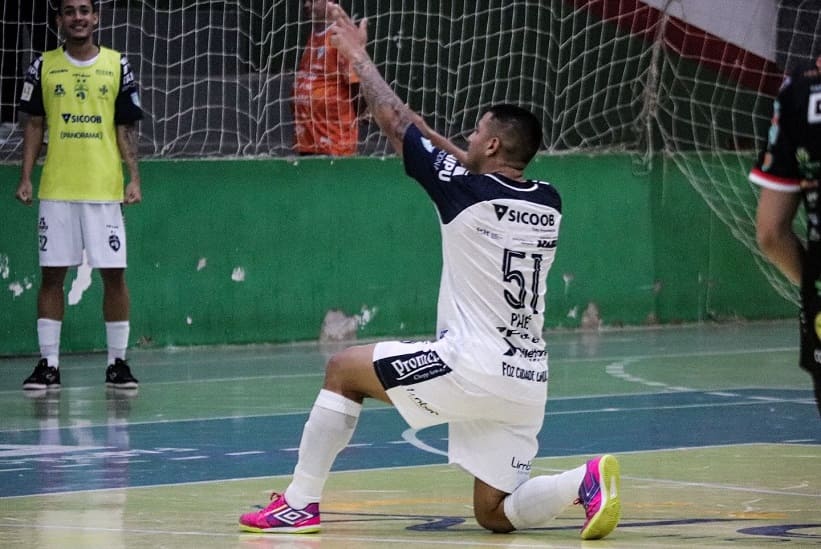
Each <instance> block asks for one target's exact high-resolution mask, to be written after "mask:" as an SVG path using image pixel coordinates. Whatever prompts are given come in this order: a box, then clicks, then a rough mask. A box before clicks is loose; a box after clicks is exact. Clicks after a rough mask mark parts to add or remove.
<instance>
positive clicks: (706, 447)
mask: <svg viewBox="0 0 821 549" xmlns="http://www.w3.org/2000/svg"><path fill="white" fill-rule="evenodd" d="M753 446H788V447H793V448H796V447H797V448H814V447H818V448H819V449H821V445H807V444H791V443H783V442H779V443H771V442H748V443H739V444H727V445H724V444H707V445H704V446H687V447H675V448H662V449H653V450H631V451H625V452H618V453H617V454H616V455H618V456H628V455H638V454H652V453H659V452H670V451H673V450H676V451H695V450H711V449H725V448H738V447H753ZM592 455H593V454H573V455H567V456H536V458H535V459H537V460H541V459H546V460H565V459H567V460H571V459H579V460H582V461H584V460H587V459H590V457H591V456H592ZM430 467H442V468H447V469H448V470H452V471H454V472H459V471H460V469H459V468H458V467H454V466H451V465H448V464H447V463H433V464H422V465H393V466H385V467H371V468H367V469H346V470H344V471H335V470H331V474H332V475H347V474H357V473H368V472H373V471H394V470H404V469H422V468H430ZM533 468H534V469H536V470H540V471H565V470H566V469H552V468H550V467H544V466H541V465H534V467H533ZM291 476H292V475H291V474H287V475H260V476H254V477H238V478H224V479H216V480H195V481H189V482H172V483H163V484H146V485H142V486H129V487H127V488H123V487H117V488H95V489H91V490H68V491H65V492H53V493H48V494H26V495H19V496H0V500H7V499H17V498H31V497H34V498H39V497H53V496H56V497H61V496H72V495H81V494H87V493H96V492H112V491H118V490H146V489H152V488H173V487H176V486H196V485H201V484H226V483H236V482H246V481H249V480H262V479H268V480H276V479H288V480H289V479H290V478H291ZM623 478H625V477H623ZM671 482H678V481H671Z"/></svg>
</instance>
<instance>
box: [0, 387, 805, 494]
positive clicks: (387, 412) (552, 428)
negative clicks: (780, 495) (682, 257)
mask: <svg viewBox="0 0 821 549" xmlns="http://www.w3.org/2000/svg"><path fill="white" fill-rule="evenodd" d="M42 413H43V416H42V420H41V424H42V427H41V428H40V429H27V430H13V431H10V430H3V431H0V497H8V496H22V495H31V494H45V493H56V492H67V491H77V490H91V489H101V488H116V487H124V486H129V487H133V486H149V485H161V484H173V483H180V482H195V481H213V480H221V479H233V478H248V477H260V476H272V475H287V474H290V473H291V471H292V470H293V467H294V465H295V463H296V448H297V446H298V444H299V438H300V434H301V432H302V426H303V424H304V422H305V420H306V419H307V414H304V413H301V414H283V415H274V416H254V417H238V418H222V419H209V420H191V421H164V422H144V423H134V424H129V423H128V417H127V415H128V414H127V409H121V410H119V411H118V413H114V414H112V416H111V418H110V421H109V423H108V424H107V425H99V424H94V425H88V426H83V424H82V423H79V424H78V425H75V426H72V427H59V428H58V427H56V426H55V427H52V426H50V425H49V421H48V420H49V417H48V410H47V409H44V410H43V411H42ZM406 429H407V426H406V425H405V423H404V422H403V421H402V419H401V418H400V416H399V415H398V414H397V413H396V411H394V410H392V409H389V408H375V409H368V408H366V409H365V411H364V412H363V414H362V417H361V419H360V422H359V426H358V428H357V431H356V433H355V435H354V438H353V440H352V442H351V445H350V446H349V447H348V448H346V449H345V450H344V451H343V452H342V453H341V454H340V456H339V458H338V459H337V461H336V463H335V466H334V470H353V469H368V468H383V467H396V466H411V465H427V464H441V463H445V462H446V458H445V457H444V456H442V455H441V454H438V453H434V452H430V451H426V450H423V449H420V448H417V447H415V446H412V445H411V444H410V443H409V442H407V441H406V440H403V438H402V433H403V431H405V430H406ZM446 437H447V429H446V427H444V426H438V427H433V428H430V429H425V430H423V431H421V432H419V433H418V434H417V438H418V439H419V440H421V441H422V442H423V443H425V444H426V445H428V446H430V447H432V448H434V449H437V450H440V451H442V452H444V451H445V450H446V449H447V440H446ZM540 438H541V441H540V444H541V450H540V453H539V455H540V456H543V457H544V456H563V455H577V454H596V453H602V452H612V453H618V452H634V451H641V450H656V449H669V448H680V447H698V446H710V445H727V444H746V443H759V442H780V443H784V442H787V443H808V444H821V431H819V429H818V418H817V411H816V409H815V404H814V402H813V396H812V393H811V391H809V390H797V389H796V390H781V389H745V390H738V389H736V390H732V391H727V392H718V391H710V392H699V391H682V392H664V393H658V394H638V395H618V396H597V397H579V398H565V399H552V400H550V401H549V403H548V413H547V416H546V420H545V427H544V429H543V431H542V434H541V437H540Z"/></svg>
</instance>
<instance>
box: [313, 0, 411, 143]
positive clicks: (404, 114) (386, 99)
mask: <svg viewBox="0 0 821 549" xmlns="http://www.w3.org/2000/svg"><path fill="white" fill-rule="evenodd" d="M328 6H329V10H330V13H331V19H333V21H334V25H333V26H332V27H331V32H332V33H333V38H332V43H333V45H334V46H335V47H336V48H337V49H338V50H339V52H340V53H341V54H342V55H344V56H345V57H346V58H347V59H348V61H349V62H350V63H351V66H352V67H353V69H354V70H355V71H356V73H357V74H358V75H359V86H360V90H361V91H362V94H363V95H364V96H365V101H366V102H367V103H368V109H370V111H371V114H372V115H373V118H374V120H375V121H376V123H377V124H378V125H379V127H380V128H381V129H382V132H383V133H384V134H385V136H386V137H387V138H388V140H389V141H390V143H391V145H392V146H393V148H394V150H395V151H396V152H397V153H398V154H399V155H400V156H401V155H402V141H403V139H404V137H405V132H406V131H407V129H408V127H409V126H410V125H411V124H412V123H413V121H414V119H415V115H414V113H413V112H412V111H411V110H410V109H409V108H408V106H407V105H405V103H404V102H403V101H402V100H401V99H399V97H398V96H397V95H396V94H395V93H394V92H393V90H392V89H391V87H390V86H389V85H388V83H387V82H385V79H384V78H382V75H381V74H379V70H378V69H377V68H376V65H374V63H373V61H372V60H371V58H370V56H369V55H368V52H367V51H366V50H365V43H366V42H367V33H368V20H367V19H362V20H361V21H360V22H359V25H358V26H357V25H355V24H354V23H353V21H351V18H350V17H348V14H347V13H345V10H343V9H342V8H341V7H340V6H339V5H338V4H333V3H328Z"/></svg>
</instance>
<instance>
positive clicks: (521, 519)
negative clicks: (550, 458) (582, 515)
mask: <svg viewBox="0 0 821 549" xmlns="http://www.w3.org/2000/svg"><path fill="white" fill-rule="evenodd" d="M586 472H587V465H582V466H581V467H577V468H575V469H572V470H570V471H565V472H564V473H560V474H558V475H549V476H539V477H533V478H532V479H530V480H528V481H527V482H525V483H523V484H522V485H521V486H519V487H518V488H516V490H515V491H514V492H513V493H512V494H510V495H509V496H507V497H506V498H505V501H504V506H505V516H506V517H507V519H508V520H509V521H510V523H511V524H512V525H513V526H514V527H515V528H516V529H517V530H524V529H525V528H536V527H539V526H544V525H545V524H546V523H547V522H548V521H549V520H550V519H552V518H554V517H555V516H556V515H558V514H559V513H561V512H562V511H563V510H564V509H565V507H567V506H568V505H570V504H571V503H573V500H574V499H576V497H577V496H578V492H579V485H580V484H581V483H582V479H583V478H584V474H585V473H586Z"/></svg>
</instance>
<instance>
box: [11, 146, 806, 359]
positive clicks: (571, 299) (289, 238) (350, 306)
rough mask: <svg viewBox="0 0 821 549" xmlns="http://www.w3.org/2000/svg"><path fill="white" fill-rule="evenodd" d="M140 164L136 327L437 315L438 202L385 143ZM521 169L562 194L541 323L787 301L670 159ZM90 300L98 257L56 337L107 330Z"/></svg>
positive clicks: (134, 335) (32, 284) (29, 344)
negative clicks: (350, 152) (340, 315)
mask: <svg viewBox="0 0 821 549" xmlns="http://www.w3.org/2000/svg"><path fill="white" fill-rule="evenodd" d="M141 171H142V177H143V198H144V201H143V203H142V204H140V205H137V206H131V207H127V208H126V219H127V231H128V247H129V270H128V281H129V286H130V289H131V296H132V315H131V316H132V329H131V339H132V345H156V346H170V345H199V344H223V343H231V344H233V343H252V342H287V341H297V340H313V339H317V338H318V337H319V333H320V327H321V324H322V320H323V317H324V316H325V313H326V312H327V311H329V310H331V309H339V310H342V311H344V312H345V313H346V314H347V315H354V314H359V313H361V311H363V310H366V311H368V312H369V313H370V314H369V316H368V318H367V319H366V320H367V322H365V323H364V325H363V326H362V327H361V328H360V330H359V336H360V337H382V336H397V337H410V336H417V335H429V334H432V333H433V330H434V323H435V314H436V306H435V302H436V295H437V285H438V278H439V272H440V265H441V258H440V254H441V249H440V245H439V235H438V224H437V220H436V214H435V212H434V210H433V207H432V205H431V204H430V203H429V202H428V199H427V197H426V195H425V194H424V193H423V192H422V190H421V188H419V187H417V186H416V184H415V183H414V182H413V181H412V180H410V179H409V178H407V177H406V176H405V175H404V172H403V170H402V168H401V166H400V163H399V161H398V160H397V159H387V160H383V159H378V158H362V159H341V160H333V161H331V160H327V159H307V160H300V161H299V162H295V161H293V160H284V159H277V160H243V161H179V162H169V161H147V162H144V163H142V165H141ZM18 173H19V170H18V168H17V167H15V166H0V184H2V188H4V189H6V190H5V191H4V193H3V194H4V195H5V198H4V199H3V201H2V206H0V212H2V217H1V219H2V221H0V354H18V353H33V352H36V350H37V343H36V337H35V320H36V302H37V286H38V283H39V268H38V266H37V255H36V248H35V244H36V222H37V219H36V214H37V211H36V205H35V206H34V207H32V208H26V207H24V206H22V205H20V204H19V203H16V202H15V201H14V200H13V199H12V198H11V196H12V195H13V191H14V188H15V186H16V182H17V177H18ZM528 175H529V176H530V177H538V178H542V179H546V180H548V181H551V182H552V183H553V184H554V185H555V186H556V187H557V188H558V189H559V190H560V192H561V193H562V197H563V202H564V207H563V209H564V212H563V213H564V220H563V223H562V230H561V237H560V241H559V242H560V244H559V248H558V253H557V259H556V262H555V263H554V266H553V269H552V270H551V273H550V278H549V285H548V292H549V294H548V308H549V312H548V319H547V324H548V326H550V327H554V328H556V327H568V328H574V327H578V326H579V325H580V323H581V319H582V315H583V313H584V311H585V310H586V309H587V308H588V306H589V304H591V303H593V304H595V307H596V308H597V309H598V311H599V313H600V316H601V320H602V323H603V325H606V326H615V325H640V324H646V323H648V322H662V323H671V322H682V321H684V322H690V321H701V320H707V319H714V318H734V317H743V318H750V319H759V318H772V317H788V316H792V315H793V314H794V312H795V311H794V307H793V305H791V304H790V303H787V302H786V301H784V300H783V299H782V298H780V297H778V296H777V295H776V293H775V292H774V291H773V290H772V289H771V288H770V286H769V285H768V283H767V282H766V280H765V279H764V277H763V276H762V275H761V274H760V272H759V270H758V269H757V267H756V266H755V264H754V262H753V260H752V257H751V256H750V253H749V251H747V250H746V249H744V248H743V247H742V246H741V245H740V244H738V243H737V241H736V240H734V239H733V238H732V237H731V236H730V234H729V232H728V231H727V230H726V229H725V228H724V227H723V225H722V224H721V223H720V222H719V221H718V220H717V218H716V217H715V216H714V215H713V214H712V213H711V212H710V211H709V210H708V208H707V207H706V206H705V204H704V203H703V202H702V200H701V199H700V198H699V197H698V196H697V194H696V193H695V192H694V191H693V190H692V188H691V187H690V185H689V184H688V183H687V182H686V180H685V179H684V177H683V176H682V175H681V174H680V173H679V172H678V171H677V170H675V168H673V167H672V163H667V162H665V161H663V160H658V161H657V162H655V165H654V168H653V169H652V170H651V171H649V172H648V173H643V172H642V173H635V170H634V166H633V162H632V157H631V156H629V155H626V154H625V155H598V156H555V157H547V156H544V157H540V158H538V159H537V160H536V162H535V163H534V164H533V165H532V167H531V169H530V170H529V172H528ZM240 269H241V270H242V273H244V276H241V275H240V274H239V273H240ZM74 278H75V272H74V271H70V274H69V280H68V281H67V283H66V290H67V294H68V292H69V290H70V288H71V284H72V281H73V280H74ZM235 279H236V280H235ZM13 289H16V291H14V290H13ZM751 295H752V296H755V299H750V296H751ZM100 307H101V283H100V280H99V278H98V275H97V274H96V273H95V274H94V276H93V277H92V283H91V286H90V287H89V288H88V289H87V290H86V291H85V292H83V293H82V294H81V298H80V299H79V302H78V303H77V304H75V305H70V306H69V307H67V314H66V319H65V323H64V327H63V349H64V350H65V351H85V350H92V349H101V348H103V347H104V332H103V326H102V321H101V313H100Z"/></svg>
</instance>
